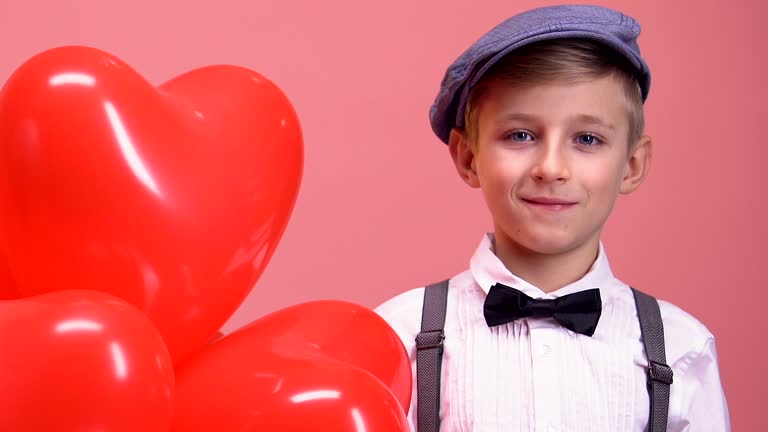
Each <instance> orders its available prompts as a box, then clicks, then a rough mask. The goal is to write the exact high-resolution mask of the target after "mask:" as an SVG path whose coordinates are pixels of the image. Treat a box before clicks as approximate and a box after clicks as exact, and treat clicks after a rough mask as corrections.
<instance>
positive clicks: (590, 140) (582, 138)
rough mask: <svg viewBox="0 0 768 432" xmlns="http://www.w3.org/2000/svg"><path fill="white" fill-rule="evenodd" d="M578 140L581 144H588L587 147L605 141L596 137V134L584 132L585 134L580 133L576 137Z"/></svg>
mask: <svg viewBox="0 0 768 432" xmlns="http://www.w3.org/2000/svg"><path fill="white" fill-rule="evenodd" d="M576 141H577V142H578V143H579V144H581V145H583V146H587V147H592V146H595V145H598V144H601V143H602V142H603V140H601V139H600V138H598V137H596V136H594V135H592V134H589V133H584V134H581V135H579V136H578V137H577V138H576Z"/></svg>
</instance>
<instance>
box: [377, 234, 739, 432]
mask: <svg viewBox="0 0 768 432" xmlns="http://www.w3.org/2000/svg"><path fill="white" fill-rule="evenodd" d="M496 282H500V283H503V284H505V285H508V286H511V287H514V288H516V289H519V290H520V291H522V292H524V293H525V294H527V295H529V296H531V297H533V298H545V299H553V298H557V297H561V296H563V295H566V294H571V293H574V292H577V291H582V290H586V289H591V288H599V289H600V294H601V296H602V301H603V310H602V315H601V317H600V321H599V323H598V325H597V330H596V331H595V334H594V335H593V336H592V337H588V336H584V335H581V334H578V333H573V332H571V331H570V330H567V329H565V328H563V327H561V326H560V325H559V324H558V323H557V322H556V321H554V320H553V319H547V318H527V319H521V320H518V321H514V322H512V323H509V324H505V325H501V326H497V327H493V328H489V327H488V326H487V324H486V323H485V318H484V316H483V303H484V301H485V297H486V295H487V293H488V290H489V289H490V287H491V286H492V285H493V284H494V283H496ZM423 297H424V288H418V289H414V290H411V291H408V292H405V293H403V294H401V295H399V296H397V297H395V298H393V299H391V300H389V301H387V302H386V303H384V304H382V305H381V306H379V307H378V308H377V309H376V311H377V312H378V313H379V315H381V316H382V317H383V318H384V319H385V320H387V322H389V324H390V325H391V326H392V327H393V328H394V329H395V331H396V332H397V333H398V335H399V336H400V338H401V339H402V341H403V343H404V344H405V347H406V349H407V350H408V353H409V355H410V358H411V364H412V367H413V374H414V375H413V376H414V378H413V382H414V386H413V397H412V401H413V402H412V403H411V407H410V410H409V412H408V420H409V423H410V426H411V429H412V430H413V431H416V412H417V410H416V406H417V404H418V401H417V400H416V399H417V392H416V385H415V383H416V346H415V339H416V335H417V334H418V333H419V331H420V327H421V309H422V304H423ZM659 306H660V308H661V316H662V319H663V321H664V340H665V343H666V354H667V364H669V365H670V366H671V367H672V369H673V371H674V383H673V384H672V386H671V395H670V401H669V422H668V430H669V431H688V432H700V431H717V432H722V431H730V420H729V415H728V407H727V405H726V401H725V396H724V394H723V389H722V385H721V383H720V374H719V371H718V366H717V353H716V350H715V340H714V337H713V336H712V334H711V333H710V332H709V331H708V330H707V328H706V327H704V325H702V324H701V323H700V322H699V321H697V320H696V319H695V318H693V317H692V316H691V315H689V314H687V313H686V312H685V311H683V310H682V309H680V308H678V307H676V306H674V305H672V304H670V303H667V302H664V301H659ZM445 338H446V339H445V343H444V352H443V366H442V369H441V371H442V384H441V402H440V417H441V426H440V430H441V432H444V431H475V432H486V431H488V432H491V431H493V432H496V431H504V432H515V431H536V432H539V431H541V432H545V431H546V432H554V431H569V432H570V431H573V432H577V431H578V432H582V431H583V432H593V431H606V432H619V431H644V430H645V429H646V426H647V424H648V417H649V396H648V391H647V388H646V369H647V360H646V357H645V352H644V348H643V344H642V341H641V339H640V325H639V323H638V320H637V311H636V309H635V302H634V297H633V295H632V292H631V290H630V287H629V286H628V285H627V284H625V283H623V282H621V281H620V280H618V279H616V277H614V275H613V273H612V272H611V268H610V265H609V264H608V259H607V257H606V255H605V250H604V248H603V245H602V244H601V245H600V252H599V255H598V257H597V259H596V260H595V263H594V264H593V265H592V268H591V269H590V271H589V272H588V273H587V274H586V275H585V276H584V277H583V278H582V279H580V280H578V281H576V282H574V283H572V284H570V285H567V286H565V287H563V288H561V289H559V290H557V291H554V292H552V293H549V294H546V293H544V292H543V291H541V290H540V289H539V288H537V287H535V286H533V285H531V284H530V283H528V282H526V281H525V280H522V279H520V278H519V277H517V276H515V275H514V274H512V273H510V272H509V270H507V268H506V267H505V266H504V264H503V263H502V262H501V261H500V260H499V259H498V258H497V257H496V255H495V254H494V252H493V240H492V235H487V236H484V237H483V240H482V242H481V243H480V246H479V247H478V248H477V251H476V252H475V254H474V255H473V256H472V259H471V260H470V268H469V270H467V271H465V272H463V273H461V274H459V275H457V276H456V277H454V278H452V279H451V281H450V287H449V290H448V310H447V313H446V323H445Z"/></svg>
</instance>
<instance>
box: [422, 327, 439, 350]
mask: <svg viewBox="0 0 768 432" xmlns="http://www.w3.org/2000/svg"><path fill="white" fill-rule="evenodd" d="M444 340H445V333H443V330H442V329H440V330H432V331H423V332H421V333H419V334H417V335H416V349H417V350H423V349H430V348H441V349H442V348H443V341H444Z"/></svg>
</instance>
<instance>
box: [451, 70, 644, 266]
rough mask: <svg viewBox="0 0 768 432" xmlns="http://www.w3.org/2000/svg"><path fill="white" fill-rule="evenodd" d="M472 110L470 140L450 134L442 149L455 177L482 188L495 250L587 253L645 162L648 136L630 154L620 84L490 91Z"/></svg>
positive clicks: (495, 87)
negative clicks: (473, 121)
mask: <svg viewBox="0 0 768 432" xmlns="http://www.w3.org/2000/svg"><path fill="white" fill-rule="evenodd" d="M477 109H478V117H477V134H476V141H475V142H473V143H470V142H469V141H468V139H469V138H468V137H467V136H466V134H465V133H464V132H462V131H459V130H454V131H453V132H452V133H451V139H450V150H451V155H452V156H453V158H454V161H455V162H456V166H457V169H458V170H459V173H460V175H461V176H462V177H463V178H464V180H465V181H466V182H467V183H468V184H469V185H470V186H473V187H480V188H482V190H483V194H484V195H485V201H486V203H487V205H488V208H489V209H490V211H491V213H492V215H493V219H494V224H495V231H496V241H497V244H498V242H504V243H507V244H508V246H512V247H517V248H522V249H523V250H527V251H531V252H534V253H540V254H557V253H565V252H570V251H574V250H576V249H579V248H582V247H595V248H596V246H597V243H598V242H599V238H600V232H601V229H602V227H603V224H604V223H605V221H606V219H607V218H608V215H609V214H610V212H611V210H612V208H613V205H614V202H615V201H616V197H617V196H618V194H619V193H629V192H632V191H633V190H635V189H636V188H637V187H638V186H639V185H640V183H641V182H642V179H643V177H644V176H645V173H646V171H647V168H648V164H649V159H650V144H651V143H650V139H649V138H648V137H642V138H641V139H640V140H639V141H638V142H637V143H634V145H633V146H632V147H629V145H630V143H629V142H628V136H629V127H630V125H629V116H628V114H627V109H626V103H625V101H624V99H623V94H622V87H621V85H620V84H619V82H618V81H617V80H616V79H615V78H614V77H612V76H608V77H605V78H599V79H594V80H591V81H586V82H581V83H559V82H555V83H549V84H542V85H528V86H516V87H511V86H508V85H503V84H498V83H497V84H491V87H490V88H489V89H488V90H487V91H486V93H485V94H484V96H483V98H482V100H481V101H480V104H479V106H477ZM595 250H596V249H595Z"/></svg>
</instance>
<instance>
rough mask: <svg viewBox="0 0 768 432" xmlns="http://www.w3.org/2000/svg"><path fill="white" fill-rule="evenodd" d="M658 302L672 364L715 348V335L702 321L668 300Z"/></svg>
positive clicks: (668, 356)
mask: <svg viewBox="0 0 768 432" xmlns="http://www.w3.org/2000/svg"><path fill="white" fill-rule="evenodd" d="M658 302H659V309H660V310H661V319H662V321H663V323H664V340H665V342H666V351H667V360H668V362H669V363H670V364H671V363H674V362H677V361H679V360H681V359H684V358H686V357H689V356H692V355H694V356H695V355H697V354H699V353H706V352H708V351H710V350H713V349H714V347H713V345H714V343H715V337H714V335H713V334H712V332H710V331H709V329H708V328H707V327H706V326H705V325H704V324H703V323H702V322H701V321H699V320H698V319H697V318H696V317H694V316H693V315H691V314H690V313H688V312H687V311H685V310H683V309H682V308H680V307H679V306H677V305H674V304H672V303H670V302H668V301H665V300H658Z"/></svg>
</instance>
